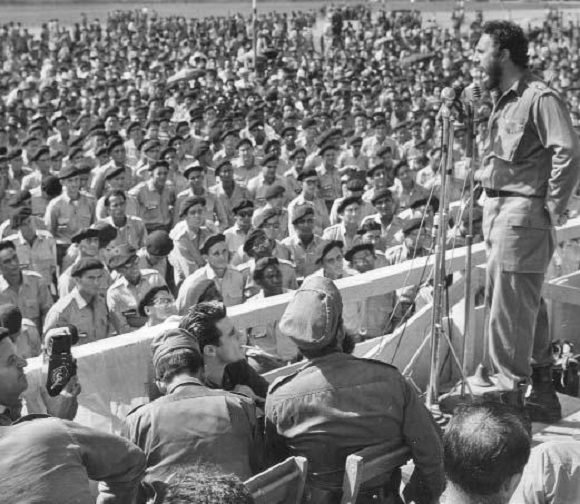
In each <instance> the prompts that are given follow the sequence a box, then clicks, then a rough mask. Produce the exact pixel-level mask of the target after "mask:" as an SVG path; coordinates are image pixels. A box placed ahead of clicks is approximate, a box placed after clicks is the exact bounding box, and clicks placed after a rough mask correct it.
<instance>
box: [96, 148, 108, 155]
mask: <svg viewBox="0 0 580 504" xmlns="http://www.w3.org/2000/svg"><path fill="white" fill-rule="evenodd" d="M105 154H109V150H108V149H107V148H106V147H105V146H104V145H103V146H102V147H99V148H98V149H97V150H96V151H95V156H96V157H101V156H103V155H105Z"/></svg>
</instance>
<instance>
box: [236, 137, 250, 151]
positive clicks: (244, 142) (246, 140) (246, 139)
mask: <svg viewBox="0 0 580 504" xmlns="http://www.w3.org/2000/svg"><path fill="white" fill-rule="evenodd" d="M246 144H247V145H249V146H250V147H253V146H254V144H253V143H252V141H251V140H250V139H249V138H242V139H241V140H240V141H239V142H238V144H237V145H236V149H239V148H240V147H243V146H244V145H246Z"/></svg>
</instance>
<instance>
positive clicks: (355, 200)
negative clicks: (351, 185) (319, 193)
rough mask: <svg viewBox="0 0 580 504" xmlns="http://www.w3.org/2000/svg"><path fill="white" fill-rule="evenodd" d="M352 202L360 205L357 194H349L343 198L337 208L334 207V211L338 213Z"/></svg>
mask: <svg viewBox="0 0 580 504" xmlns="http://www.w3.org/2000/svg"><path fill="white" fill-rule="evenodd" d="M353 203H356V204H357V205H359V206H360V204H361V199H360V198H359V197H358V196H349V197H348V198H344V199H343V200H342V201H341V202H340V203H339V205H338V208H337V209H336V211H337V212H338V214H339V215H340V214H341V213H342V212H344V209H345V208H346V207H347V206H349V205H352V204H353Z"/></svg>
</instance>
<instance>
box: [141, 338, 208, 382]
mask: <svg viewBox="0 0 580 504" xmlns="http://www.w3.org/2000/svg"><path fill="white" fill-rule="evenodd" d="M151 350H152V352H153V367H154V368H155V375H156V378H157V379H162V378H163V376H160V375H159V374H158V369H157V366H158V365H159V362H160V361H161V359H163V358H164V357H167V356H168V355H171V354H172V353H173V352H175V351H177V350H190V351H191V352H194V353H196V354H197V355H198V356H199V360H200V362H201V352H200V349H199V344H198V342H197V340H196V339H195V338H194V337H193V336H192V335H191V334H189V333H188V332H187V331H186V330H185V329H179V328H175V329H169V330H167V331H165V333H163V334H162V336H161V337H160V338H155V339H154V340H153V343H152V344H151Z"/></svg>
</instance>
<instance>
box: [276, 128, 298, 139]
mask: <svg viewBox="0 0 580 504" xmlns="http://www.w3.org/2000/svg"><path fill="white" fill-rule="evenodd" d="M289 132H293V133H296V126H286V127H285V128H282V131H280V136H281V137H282V138H283V137H284V135H285V134H286V133H289Z"/></svg>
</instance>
